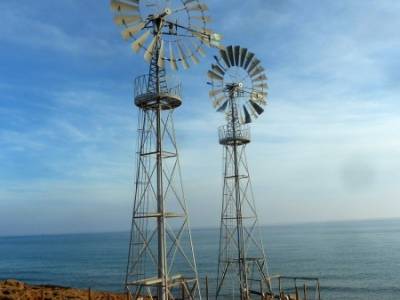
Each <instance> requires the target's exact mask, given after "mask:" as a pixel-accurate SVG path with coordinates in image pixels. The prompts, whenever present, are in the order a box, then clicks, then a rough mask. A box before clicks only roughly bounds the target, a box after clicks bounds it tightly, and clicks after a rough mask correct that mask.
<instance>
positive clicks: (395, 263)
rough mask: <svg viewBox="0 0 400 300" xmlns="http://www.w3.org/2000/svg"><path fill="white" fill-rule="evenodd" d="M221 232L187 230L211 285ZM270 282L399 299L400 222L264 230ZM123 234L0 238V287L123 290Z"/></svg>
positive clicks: (336, 294)
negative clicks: (286, 279)
mask: <svg viewBox="0 0 400 300" xmlns="http://www.w3.org/2000/svg"><path fill="white" fill-rule="evenodd" d="M218 232H219V231H218V229H216V228H215V229H210V228H208V229H192V235H193V240H194V246H195V252H196V259H197V265H198V271H199V276H200V277H201V278H205V276H208V277H209V278H210V280H209V282H210V285H212V284H214V283H213V282H214V280H213V278H215V271H216V270H215V268H216V263H217V251H218ZM262 233H263V240H264V245H265V249H266V252H267V257H268V266H269V273H270V275H274V274H279V275H286V276H307V277H318V278H319V279H320V286H321V299H335V300H336V299H346V300H352V299H354V300H361V299H363V300H365V299H400V220H398V219H391V220H373V221H346V222H329V223H309V224H293V225H269V226H263V227H262ZM128 239H129V233H128V232H118V233H90V234H64V235H40V236H18V237H0V280H3V279H8V278H15V279H18V280H22V281H25V282H28V283H32V284H54V285H62V286H70V287H77V288H89V287H90V288H93V289H98V290H112V291H123V289H124V287H123V281H124V276H125V270H126V262H127V250H128Z"/></svg>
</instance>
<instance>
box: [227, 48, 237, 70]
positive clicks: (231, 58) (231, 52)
mask: <svg viewBox="0 0 400 300" xmlns="http://www.w3.org/2000/svg"><path fill="white" fill-rule="evenodd" d="M226 50H227V52H228V57H229V63H230V64H231V66H234V65H235V59H234V56H233V48H232V46H228V47H227V48H226Z"/></svg>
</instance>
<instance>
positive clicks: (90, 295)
mask: <svg viewBox="0 0 400 300" xmlns="http://www.w3.org/2000/svg"><path fill="white" fill-rule="evenodd" d="M88 299H89V300H92V289H91V288H89V289H88Z"/></svg>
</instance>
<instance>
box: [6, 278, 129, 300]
mask: <svg viewBox="0 0 400 300" xmlns="http://www.w3.org/2000/svg"><path fill="white" fill-rule="evenodd" d="M127 299H128V296H127V295H126V294H118V293H109V292H98V291H89V290H81V289H74V288H67V287H60V286H49V285H43V286H34V285H28V284H26V283H23V282H20V281H17V280H6V281H0V300H127Z"/></svg>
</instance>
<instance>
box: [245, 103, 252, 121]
mask: <svg viewBox="0 0 400 300" xmlns="http://www.w3.org/2000/svg"><path fill="white" fill-rule="evenodd" d="M243 112H244V123H245V124H248V123H251V117H250V114H249V111H248V110H247V108H246V105H243Z"/></svg>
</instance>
